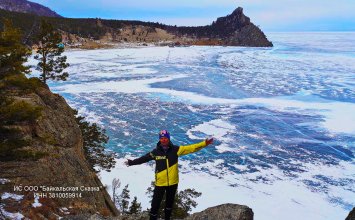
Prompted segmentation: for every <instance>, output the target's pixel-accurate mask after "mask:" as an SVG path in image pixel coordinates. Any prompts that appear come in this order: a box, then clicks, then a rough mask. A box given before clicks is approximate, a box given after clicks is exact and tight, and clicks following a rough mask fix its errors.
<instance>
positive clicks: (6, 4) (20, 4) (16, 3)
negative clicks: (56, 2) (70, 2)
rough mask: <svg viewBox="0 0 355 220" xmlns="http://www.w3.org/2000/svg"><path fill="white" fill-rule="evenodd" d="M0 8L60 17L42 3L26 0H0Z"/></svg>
mask: <svg viewBox="0 0 355 220" xmlns="http://www.w3.org/2000/svg"><path fill="white" fill-rule="evenodd" d="M0 9H4V10H6V11H14V12H22V13H29V14H35V15H38V16H45V17H62V16H60V15H59V14H57V13H56V12H54V11H52V10H51V9H49V8H47V7H45V6H43V5H40V4H38V3H34V2H30V1H27V0H0Z"/></svg>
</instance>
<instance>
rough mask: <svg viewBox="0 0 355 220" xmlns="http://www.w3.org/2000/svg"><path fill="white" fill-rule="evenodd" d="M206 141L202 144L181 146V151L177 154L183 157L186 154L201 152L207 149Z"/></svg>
mask: <svg viewBox="0 0 355 220" xmlns="http://www.w3.org/2000/svg"><path fill="white" fill-rule="evenodd" d="M206 146H207V145H206V141H202V142H200V143H197V144H191V145H186V146H180V147H179V150H178V152H177V155H178V156H182V155H185V154H190V153H194V152H196V151H199V150H201V149H202V148H204V147H206Z"/></svg>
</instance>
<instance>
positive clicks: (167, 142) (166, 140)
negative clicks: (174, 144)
mask: <svg viewBox="0 0 355 220" xmlns="http://www.w3.org/2000/svg"><path fill="white" fill-rule="evenodd" d="M160 143H161V144H162V145H168V144H169V138H167V137H162V138H160Z"/></svg>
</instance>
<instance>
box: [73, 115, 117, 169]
mask: <svg viewBox="0 0 355 220" xmlns="http://www.w3.org/2000/svg"><path fill="white" fill-rule="evenodd" d="M73 110H74V114H75V116H76V122H77V123H78V125H79V128H80V130H81V133H82V135H83V140H84V144H83V145H84V153H85V156H86V158H87V160H88V161H89V163H90V165H91V166H92V167H93V168H94V167H96V168H98V169H105V170H107V171H110V169H111V168H113V167H114V166H115V164H116V161H115V154H114V153H113V152H109V151H107V150H106V148H105V144H107V142H108V140H109V137H108V136H107V135H106V130H105V129H102V128H100V127H99V126H98V125H97V124H96V123H93V124H91V123H89V122H87V121H85V117H83V116H78V111H77V110H75V109H73Z"/></svg>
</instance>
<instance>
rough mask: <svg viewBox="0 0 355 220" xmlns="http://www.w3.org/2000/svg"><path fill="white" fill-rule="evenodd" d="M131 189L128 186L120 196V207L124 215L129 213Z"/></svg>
mask: <svg viewBox="0 0 355 220" xmlns="http://www.w3.org/2000/svg"><path fill="white" fill-rule="evenodd" d="M130 198H131V197H130V195H129V189H128V184H127V185H126V186H125V187H124V188H123V190H122V193H121V195H120V196H119V200H118V206H119V207H120V210H121V212H122V213H123V214H126V213H128V206H129V199H130Z"/></svg>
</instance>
